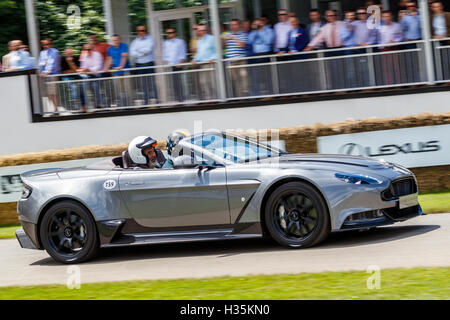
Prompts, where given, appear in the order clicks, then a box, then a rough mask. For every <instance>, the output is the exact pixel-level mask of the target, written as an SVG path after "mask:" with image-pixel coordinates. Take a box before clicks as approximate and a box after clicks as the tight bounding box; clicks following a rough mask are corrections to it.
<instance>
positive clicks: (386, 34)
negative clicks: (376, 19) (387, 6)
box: [379, 10, 403, 85]
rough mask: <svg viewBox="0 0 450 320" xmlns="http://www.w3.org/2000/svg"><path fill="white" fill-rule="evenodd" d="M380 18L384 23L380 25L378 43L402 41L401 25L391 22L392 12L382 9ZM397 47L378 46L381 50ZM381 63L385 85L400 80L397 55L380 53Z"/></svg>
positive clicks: (395, 48) (391, 49)
mask: <svg viewBox="0 0 450 320" xmlns="http://www.w3.org/2000/svg"><path fill="white" fill-rule="evenodd" d="M381 18H382V19H383V21H384V24H383V25H382V26H381V27H380V31H379V32H380V37H379V38H380V43H381V44H387V43H396V42H401V41H403V32H402V26H401V24H400V23H397V22H393V18H394V16H393V14H392V11H390V10H385V11H383V13H382V15H381ZM397 49H398V47H396V46H389V47H384V46H383V47H380V50H381V51H393V50H397ZM381 64H382V67H383V70H385V72H384V74H383V78H384V83H383V84H385V85H389V84H393V83H398V82H399V81H400V78H399V76H400V68H399V61H398V55H395V54H392V55H391V54H389V55H382V56H381Z"/></svg>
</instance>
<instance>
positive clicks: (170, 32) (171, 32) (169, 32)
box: [166, 31, 175, 34]
mask: <svg viewBox="0 0 450 320" xmlns="http://www.w3.org/2000/svg"><path fill="white" fill-rule="evenodd" d="M166 33H167V34H173V33H175V31H168V32H166Z"/></svg>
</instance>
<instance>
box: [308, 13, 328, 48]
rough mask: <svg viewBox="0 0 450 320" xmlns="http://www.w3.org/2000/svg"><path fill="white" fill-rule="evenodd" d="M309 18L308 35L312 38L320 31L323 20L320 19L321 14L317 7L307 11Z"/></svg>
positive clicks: (323, 23)
mask: <svg viewBox="0 0 450 320" xmlns="http://www.w3.org/2000/svg"><path fill="white" fill-rule="evenodd" d="M309 19H310V20H311V23H310V24H309V25H308V35H309V39H310V40H313V39H314V38H315V37H316V36H317V35H318V34H319V33H320V30H321V29H322V27H323V26H324V25H325V22H324V21H323V20H322V15H321V14H320V11H319V10H317V9H312V10H311V11H310V12H309Z"/></svg>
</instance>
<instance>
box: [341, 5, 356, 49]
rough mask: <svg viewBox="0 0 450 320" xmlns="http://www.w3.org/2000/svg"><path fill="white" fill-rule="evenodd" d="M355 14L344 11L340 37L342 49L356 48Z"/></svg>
mask: <svg viewBox="0 0 450 320" xmlns="http://www.w3.org/2000/svg"><path fill="white" fill-rule="evenodd" d="M355 19H356V13H355V11H351V10H349V11H346V12H345V19H344V23H343V25H342V26H341V30H340V37H341V40H342V44H343V46H344V47H356V24H357V21H356V20H355Z"/></svg>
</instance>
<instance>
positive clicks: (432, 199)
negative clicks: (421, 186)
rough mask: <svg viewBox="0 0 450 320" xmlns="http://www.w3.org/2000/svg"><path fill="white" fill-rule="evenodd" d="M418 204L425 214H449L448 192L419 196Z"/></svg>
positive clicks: (449, 195)
mask: <svg viewBox="0 0 450 320" xmlns="http://www.w3.org/2000/svg"><path fill="white" fill-rule="evenodd" d="M419 203H420V205H421V206H422V210H423V212H426V213H439V212H450V191H445V192H437V193H426V194H421V195H419Z"/></svg>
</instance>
